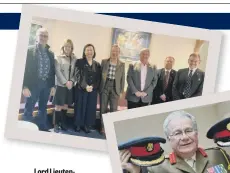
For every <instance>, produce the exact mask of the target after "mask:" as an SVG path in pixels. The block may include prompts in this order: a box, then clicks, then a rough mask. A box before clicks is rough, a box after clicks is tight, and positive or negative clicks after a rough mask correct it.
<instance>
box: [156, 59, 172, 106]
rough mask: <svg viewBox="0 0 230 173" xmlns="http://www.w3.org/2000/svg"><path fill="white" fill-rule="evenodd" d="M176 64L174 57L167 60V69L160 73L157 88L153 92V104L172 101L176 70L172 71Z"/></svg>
mask: <svg viewBox="0 0 230 173" xmlns="http://www.w3.org/2000/svg"><path fill="white" fill-rule="evenodd" d="M174 63H175V59H174V57H171V56H169V57H166V58H165V68H162V69H160V70H159V72H158V81H157V86H156V88H155V89H154V91H153V100H152V104H158V103H164V102H169V101H172V100H173V98H172V86H173V82H174V78H175V76H176V70H174V69H172V68H173V65H174Z"/></svg>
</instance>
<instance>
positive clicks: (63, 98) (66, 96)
mask: <svg viewBox="0 0 230 173" xmlns="http://www.w3.org/2000/svg"><path fill="white" fill-rule="evenodd" d="M73 94H74V93H73V88H72V89H71V90H69V89H68V88H67V87H61V86H56V92H55V96H54V99H53V104H54V105H58V106H64V105H65V104H66V105H72V104H73V102H74V100H73V98H74V96H73Z"/></svg>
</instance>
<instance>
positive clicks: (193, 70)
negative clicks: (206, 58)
mask: <svg viewBox="0 0 230 173" xmlns="http://www.w3.org/2000/svg"><path fill="white" fill-rule="evenodd" d="M191 70H192V72H193V73H194V72H195V71H196V70H197V67H196V68H194V69H190V68H189V71H191Z"/></svg>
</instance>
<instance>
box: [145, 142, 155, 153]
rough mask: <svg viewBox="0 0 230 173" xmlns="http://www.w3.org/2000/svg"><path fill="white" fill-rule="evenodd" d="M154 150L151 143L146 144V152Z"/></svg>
mask: <svg viewBox="0 0 230 173" xmlns="http://www.w3.org/2000/svg"><path fill="white" fill-rule="evenodd" d="M153 150H154V146H153V143H148V144H147V146H146V151H148V152H150V151H153Z"/></svg>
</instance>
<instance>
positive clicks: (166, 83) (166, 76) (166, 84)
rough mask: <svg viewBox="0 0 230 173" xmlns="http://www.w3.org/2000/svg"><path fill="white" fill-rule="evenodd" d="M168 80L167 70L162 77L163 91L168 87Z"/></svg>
mask: <svg viewBox="0 0 230 173" xmlns="http://www.w3.org/2000/svg"><path fill="white" fill-rule="evenodd" d="M168 79H169V71H168V70H167V71H166V74H165V76H164V91H165V89H166V88H167V87H168Z"/></svg>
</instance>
